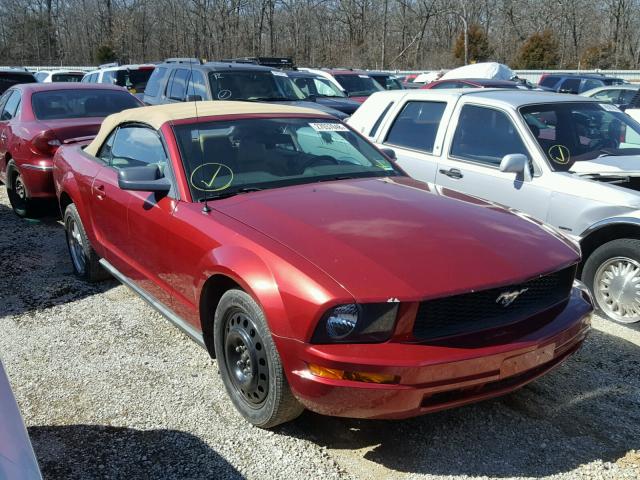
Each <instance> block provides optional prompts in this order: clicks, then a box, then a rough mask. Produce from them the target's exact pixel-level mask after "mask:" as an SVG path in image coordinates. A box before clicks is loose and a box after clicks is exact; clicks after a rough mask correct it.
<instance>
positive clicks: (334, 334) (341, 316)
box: [326, 304, 358, 340]
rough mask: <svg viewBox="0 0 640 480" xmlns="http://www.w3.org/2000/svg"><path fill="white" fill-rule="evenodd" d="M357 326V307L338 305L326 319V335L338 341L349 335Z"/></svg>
mask: <svg viewBox="0 0 640 480" xmlns="http://www.w3.org/2000/svg"><path fill="white" fill-rule="evenodd" d="M357 324H358V306H357V305H354V304H351V305H340V306H339V307H336V308H334V309H333V310H332V311H331V314H330V315H329V317H328V318H327V323H326V325H327V334H328V335H329V337H331V338H333V339H336V340H339V339H341V338H344V337H346V336H347V335H349V334H350V333H351V332H353V330H354V329H355V328H356V325H357Z"/></svg>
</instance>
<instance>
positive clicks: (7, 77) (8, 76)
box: [0, 67, 38, 95]
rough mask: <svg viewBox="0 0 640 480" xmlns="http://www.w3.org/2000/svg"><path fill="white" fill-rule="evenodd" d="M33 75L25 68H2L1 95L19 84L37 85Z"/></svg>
mask: <svg viewBox="0 0 640 480" xmlns="http://www.w3.org/2000/svg"><path fill="white" fill-rule="evenodd" d="M37 81H38V80H36V77H34V76H33V73H31V72H29V71H27V70H25V69H24V68H10V67H9V68H7V67H0V95H2V94H3V93H4V92H5V91H7V90H9V88H11V87H13V86H14V85H17V84H18V83H36V82H37Z"/></svg>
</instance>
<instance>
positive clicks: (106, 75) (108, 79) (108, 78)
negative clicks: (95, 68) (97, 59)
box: [100, 70, 116, 84]
mask: <svg viewBox="0 0 640 480" xmlns="http://www.w3.org/2000/svg"><path fill="white" fill-rule="evenodd" d="M115 79H116V72H115V70H109V71H106V72H103V73H102V81H101V82H100V83H109V84H113V81H114V80H115Z"/></svg>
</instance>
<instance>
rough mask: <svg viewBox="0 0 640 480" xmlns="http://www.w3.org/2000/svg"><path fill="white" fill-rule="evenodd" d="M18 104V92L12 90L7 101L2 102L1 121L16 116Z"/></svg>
mask: <svg viewBox="0 0 640 480" xmlns="http://www.w3.org/2000/svg"><path fill="white" fill-rule="evenodd" d="M19 106H20V93H19V92H17V91H15V90H14V91H13V93H12V95H11V96H10V97H9V99H8V100H7V103H5V104H4V107H3V109H2V113H0V120H1V121H7V120H11V119H12V118H13V117H15V116H16V112H17V111H18V107H19Z"/></svg>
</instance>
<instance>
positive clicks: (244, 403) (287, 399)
mask: <svg viewBox="0 0 640 480" xmlns="http://www.w3.org/2000/svg"><path fill="white" fill-rule="evenodd" d="M213 328H214V344H215V352H216V358H217V359H218V369H219V370H220V376H221V377H222V381H223V383H224V386H225V388H226V390H227V393H228V394H229V397H231V401H232V402H233V404H234V406H235V407H236V409H237V410H238V411H239V412H240V414H241V415H242V416H243V417H244V418H245V419H246V420H247V421H249V422H250V423H252V424H253V425H255V426H257V427H260V428H271V427H275V426H276V425H279V424H281V423H285V422H288V421H290V420H293V419H294V418H296V417H298V416H299V415H300V414H301V413H302V412H303V410H304V407H303V406H302V405H301V404H300V403H299V402H298V401H297V400H296V398H295V397H294V396H293V394H292V393H291V389H290V388H289V383H288V382H287V379H286V377H285V374H284V371H283V369H282V363H281V361H280V355H279V354H278V351H277V349H276V346H275V344H274V343H273V339H272V338H271V333H270V331H269V327H268V325H267V321H266V319H265V316H264V313H263V312H262V309H261V308H260V307H259V306H258V304H257V303H256V302H255V301H254V300H253V298H251V296H250V295H247V294H246V293H245V292H243V291H241V290H229V291H227V292H226V293H225V294H224V295H223V296H222V298H221V299H220V303H219V304H218V307H217V308H216V313H215V317H214V325H213ZM242 347H244V350H243V349H242ZM238 349H240V350H238Z"/></svg>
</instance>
